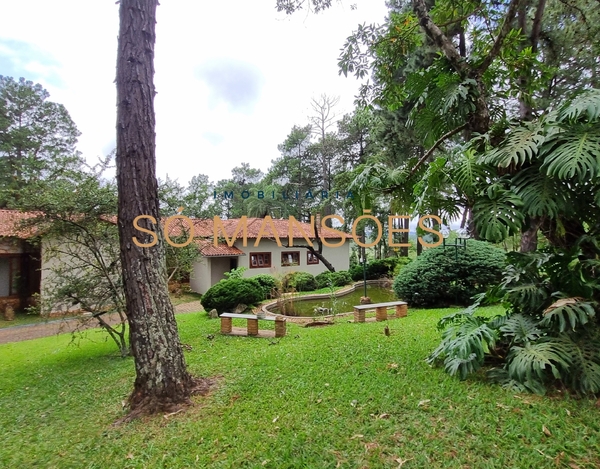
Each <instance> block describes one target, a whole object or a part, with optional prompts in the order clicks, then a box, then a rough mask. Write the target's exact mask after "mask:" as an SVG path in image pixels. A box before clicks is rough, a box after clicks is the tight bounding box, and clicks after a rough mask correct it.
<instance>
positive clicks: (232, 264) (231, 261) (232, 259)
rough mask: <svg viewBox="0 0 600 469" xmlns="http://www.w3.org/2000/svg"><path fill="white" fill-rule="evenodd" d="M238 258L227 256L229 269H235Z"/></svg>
mask: <svg viewBox="0 0 600 469" xmlns="http://www.w3.org/2000/svg"><path fill="white" fill-rule="evenodd" d="M237 265H238V260H237V257H230V258H229V270H233V269H237Z"/></svg>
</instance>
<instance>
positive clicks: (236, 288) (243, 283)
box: [202, 278, 266, 314]
mask: <svg viewBox="0 0 600 469" xmlns="http://www.w3.org/2000/svg"><path fill="white" fill-rule="evenodd" d="M264 299H266V295H265V294H264V289H263V287H261V285H260V283H259V282H258V281H256V280H254V279H252V278H239V279H238V278H236V279H228V280H221V281H220V282H218V283H216V284H215V285H213V286H212V287H210V288H209V289H208V290H207V291H206V293H205V294H204V295H202V306H203V307H204V309H205V310H206V311H210V310H211V309H216V310H217V311H218V312H219V314H221V313H224V312H226V311H230V310H231V309H233V308H235V307H236V306H237V305H239V304H240V303H243V304H245V305H249V306H250V305H255V304H257V303H259V302H261V301H262V300H264Z"/></svg>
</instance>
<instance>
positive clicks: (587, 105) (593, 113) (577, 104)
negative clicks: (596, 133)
mask: <svg viewBox="0 0 600 469" xmlns="http://www.w3.org/2000/svg"><path fill="white" fill-rule="evenodd" d="M580 116H584V117H585V118H587V119H589V120H590V121H591V120H595V119H598V118H599V117H600V89H593V90H589V91H587V92H586V93H582V94H580V95H579V96H577V97H575V98H573V99H572V100H571V101H569V102H567V103H566V104H565V105H564V106H563V107H562V108H561V109H560V112H559V119H560V120H561V121H564V120H575V119H578V118H579V117H580Z"/></svg>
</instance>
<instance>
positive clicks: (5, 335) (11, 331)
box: [0, 301, 202, 344]
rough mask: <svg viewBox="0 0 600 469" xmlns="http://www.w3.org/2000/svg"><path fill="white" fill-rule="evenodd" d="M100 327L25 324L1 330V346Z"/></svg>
mask: <svg viewBox="0 0 600 469" xmlns="http://www.w3.org/2000/svg"><path fill="white" fill-rule="evenodd" d="M201 310H202V305H201V304H200V302H199V301H192V302H191V303H184V304H181V305H177V306H175V313H176V314H180V313H194V312H197V311H201ZM104 320H105V321H106V322H108V323H110V324H111V325H114V324H118V323H119V321H120V318H119V315H118V314H116V313H115V314H110V315H108V316H104ZM95 327H98V321H96V320H92V319H91V320H88V321H86V318H76V319H56V320H50V321H47V322H41V323H37V324H25V325H22V326H13V327H6V328H3V329H0V344H6V343H8V342H20V341H22V340H31V339H39V338H40V337H48V336H51V335H56V334H64V333H66V332H73V331H75V330H84V329H92V328H95Z"/></svg>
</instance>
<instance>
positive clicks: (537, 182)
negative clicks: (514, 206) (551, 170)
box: [513, 165, 566, 218]
mask: <svg viewBox="0 0 600 469" xmlns="http://www.w3.org/2000/svg"><path fill="white" fill-rule="evenodd" d="M513 184H514V191H515V193H516V194H517V195H518V196H519V197H520V198H521V200H522V201H523V208H524V209H525V211H526V212H527V214H528V215H530V216H534V217H542V216H549V217H551V218H554V217H556V216H558V214H559V213H561V212H563V211H564V210H565V209H566V200H565V195H564V194H563V192H562V189H563V188H562V186H561V185H560V184H559V183H558V182H557V181H556V180H554V179H553V178H551V177H548V176H546V175H545V174H544V173H542V172H540V168H539V166H537V165H536V166H530V167H528V168H524V169H522V170H521V171H519V172H518V173H517V174H516V175H515V177H514V179H513Z"/></svg>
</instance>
